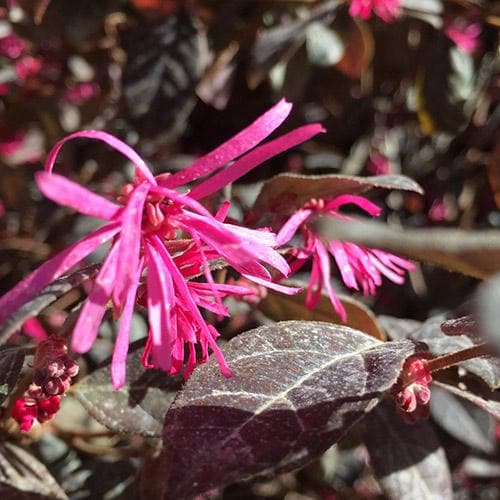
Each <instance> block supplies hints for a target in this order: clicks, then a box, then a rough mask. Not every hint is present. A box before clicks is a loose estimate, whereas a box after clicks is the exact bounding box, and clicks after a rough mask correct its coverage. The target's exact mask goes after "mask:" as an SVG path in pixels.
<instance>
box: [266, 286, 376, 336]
mask: <svg viewBox="0 0 500 500" xmlns="http://www.w3.org/2000/svg"><path fill="white" fill-rule="evenodd" d="M290 285H292V286H297V285H296V284H294V283H290ZM338 297H339V299H340V301H341V302H342V305H343V306H344V309H345V310H346V313H347V321H346V322H345V323H342V320H341V319H340V318H339V316H338V315H337V313H336V312H335V311H334V310H333V307H332V304H331V302H330V299H329V298H328V297H327V296H325V295H321V297H320V299H319V301H318V303H317V304H316V306H315V307H314V309H308V308H307V307H306V305H305V298H306V292H301V293H298V294H296V295H284V294H282V293H278V292H274V291H273V290H268V291H267V296H266V297H265V298H264V299H263V300H262V301H261V302H260V303H259V305H258V307H259V309H260V310H261V311H262V312H263V313H264V314H265V315H266V316H267V317H268V318H271V319H272V320H274V321H288V320H302V321H325V322H327V323H334V324H336V325H344V326H349V327H351V328H354V329H355V330H359V331H361V332H363V333H367V334H368V335H370V336H372V337H375V338H376V339H379V340H385V335H384V332H383V331H382V329H381V328H380V326H379V325H378V322H377V318H376V317H375V315H374V314H373V313H372V311H371V310H370V309H369V308H368V307H366V306H365V305H364V304H362V303H361V302H358V301H357V300H355V299H353V298H352V297H348V296H346V295H339V296H338Z"/></svg>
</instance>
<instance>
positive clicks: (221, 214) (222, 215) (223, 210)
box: [215, 201, 231, 222]
mask: <svg viewBox="0 0 500 500" xmlns="http://www.w3.org/2000/svg"><path fill="white" fill-rule="evenodd" d="M230 208H231V202H230V201H225V202H224V203H223V204H222V205H221V206H220V207H219V210H217V213H216V214H215V218H216V219H217V220H218V221H220V222H224V221H225V220H226V217H227V214H228V213H229V209H230Z"/></svg>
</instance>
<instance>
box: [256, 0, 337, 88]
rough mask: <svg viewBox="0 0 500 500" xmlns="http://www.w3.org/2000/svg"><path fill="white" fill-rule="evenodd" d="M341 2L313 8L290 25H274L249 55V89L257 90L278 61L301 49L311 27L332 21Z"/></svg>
mask: <svg viewBox="0 0 500 500" xmlns="http://www.w3.org/2000/svg"><path fill="white" fill-rule="evenodd" d="M339 4H340V2H339V1H338V0H330V1H328V2H324V3H323V4H322V5H320V6H318V7H317V8H315V9H312V10H311V11H310V13H309V15H308V16H307V17H305V18H301V19H298V20H296V21H293V22H291V23H288V24H283V25H280V26H275V27H273V28H270V29H268V30H266V31H264V32H263V33H261V34H260V35H259V37H258V38H257V40H256V42H255V44H254V46H253V48H252V52H251V55H250V64H249V69H248V74H247V81H248V85H249V87H250V88H252V89H253V88H256V87H257V86H258V85H259V84H260V83H261V82H262V81H263V80H264V79H265V78H266V77H267V76H268V74H269V71H270V70H271V69H272V68H273V66H275V65H276V64H278V63H279V62H282V61H285V60H287V59H288V58H290V57H291V56H292V55H293V54H294V53H295V51H296V50H297V49H298V48H300V46H301V45H302V44H303V43H304V40H305V38H306V33H307V29H308V28H309V26H311V24H313V23H315V22H318V21H321V22H322V23H328V22H331V21H332V19H333V16H334V13H335V10H336V9H337V7H338V6H339Z"/></svg>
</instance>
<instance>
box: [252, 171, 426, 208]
mask: <svg viewBox="0 0 500 500" xmlns="http://www.w3.org/2000/svg"><path fill="white" fill-rule="evenodd" d="M374 188H383V189H401V190H403V191H412V192H414V193H420V194H422V193H423V191H422V188H421V187H420V186H419V185H418V184H417V183H416V182H415V181H414V180H412V179H410V178H409V177H405V176H404V175H379V176H373V177H354V176H348V175H335V174H333V175H332V174H329V175H301V174H279V175H276V176H275V177H273V178H272V179H270V180H268V181H267V182H265V183H264V185H263V186H262V189H261V191H260V193H259V196H258V197H257V200H256V201H255V204H254V206H253V209H252V211H253V212H254V213H255V214H256V215H262V214H264V213H265V212H266V211H268V210H271V211H273V210H279V211H280V213H290V212H293V211H294V209H297V208H300V207H302V206H303V205H304V203H306V202H308V201H309V200H310V199H311V198H329V199H330V198H335V197H336V196H339V195H341V194H360V193H363V192H365V191H369V190H370V189H374Z"/></svg>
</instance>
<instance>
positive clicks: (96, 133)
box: [45, 130, 156, 185]
mask: <svg viewBox="0 0 500 500" xmlns="http://www.w3.org/2000/svg"><path fill="white" fill-rule="evenodd" d="M80 137H81V138H85V139H96V140H98V141H102V142H105V143H106V144H108V145H109V146H111V147H112V148H113V149H116V150H117V151H119V152H120V153H121V154H122V155H123V156H125V157H126V158H128V159H129V160H130V161H131V162H132V163H133V164H134V165H135V168H136V169H137V170H138V171H139V173H140V174H141V176H142V177H143V178H144V179H146V180H147V181H148V182H150V183H151V184H153V185H156V180H155V178H154V176H153V174H152V173H151V170H149V168H148V166H147V165H146V163H145V162H144V160H143V159H142V158H141V157H140V156H139V155H138V154H137V153H136V152H135V151H134V150H133V149H132V148H131V147H130V146H129V145H128V144H125V143H124V142H123V141H121V140H120V139H118V138H117V137H115V136H113V135H111V134H108V133H107V132H103V131H102V130H81V131H80V132H75V133H74V134H70V135H68V136H66V137H64V138H63V139H61V140H60V141H59V142H58V143H57V144H56V145H55V146H54V147H53V148H52V149H51V150H50V153H49V155H48V156H47V160H46V162H45V170H46V171H47V172H49V173H50V172H52V169H53V168H54V163H55V161H56V158H57V155H58V154H59V151H60V150H61V148H62V147H63V146H64V144H66V143H67V142H68V141H71V140H72V139H78V138H80Z"/></svg>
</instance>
